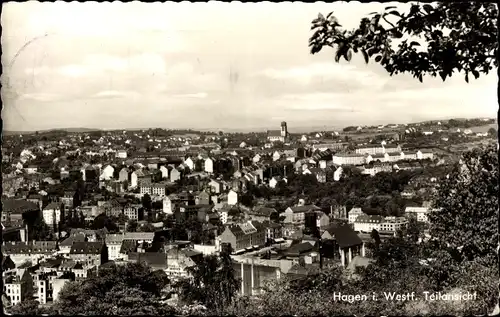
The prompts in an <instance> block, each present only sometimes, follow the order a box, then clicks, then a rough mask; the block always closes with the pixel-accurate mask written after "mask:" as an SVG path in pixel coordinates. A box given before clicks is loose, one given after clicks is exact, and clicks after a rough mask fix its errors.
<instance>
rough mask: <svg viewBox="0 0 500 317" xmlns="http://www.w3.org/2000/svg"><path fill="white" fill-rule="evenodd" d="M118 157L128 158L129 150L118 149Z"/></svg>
mask: <svg viewBox="0 0 500 317" xmlns="http://www.w3.org/2000/svg"><path fill="white" fill-rule="evenodd" d="M116 158H121V159H126V158H127V151H125V150H118V151H116Z"/></svg>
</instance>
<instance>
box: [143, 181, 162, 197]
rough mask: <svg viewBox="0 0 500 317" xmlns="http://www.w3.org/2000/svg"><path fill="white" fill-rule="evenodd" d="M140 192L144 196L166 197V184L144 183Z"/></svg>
mask: <svg viewBox="0 0 500 317" xmlns="http://www.w3.org/2000/svg"><path fill="white" fill-rule="evenodd" d="M140 192H141V194H142V195H144V194H148V195H155V196H162V197H163V196H165V195H166V192H167V184H166V183H143V184H141V185H140Z"/></svg>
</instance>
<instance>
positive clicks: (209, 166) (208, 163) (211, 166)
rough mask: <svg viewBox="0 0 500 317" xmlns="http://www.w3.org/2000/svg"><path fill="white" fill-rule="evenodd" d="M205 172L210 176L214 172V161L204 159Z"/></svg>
mask: <svg viewBox="0 0 500 317" xmlns="http://www.w3.org/2000/svg"><path fill="white" fill-rule="evenodd" d="M205 172H207V173H210V174H212V173H213V172H214V161H213V160H212V159H211V158H209V157H208V158H206V159H205Z"/></svg>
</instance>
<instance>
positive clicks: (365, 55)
mask: <svg viewBox="0 0 500 317" xmlns="http://www.w3.org/2000/svg"><path fill="white" fill-rule="evenodd" d="M361 53H362V54H363V57H364V59H365V63H367V64H368V60H369V59H370V57H369V56H368V53H367V52H366V51H365V50H364V49H362V50H361Z"/></svg>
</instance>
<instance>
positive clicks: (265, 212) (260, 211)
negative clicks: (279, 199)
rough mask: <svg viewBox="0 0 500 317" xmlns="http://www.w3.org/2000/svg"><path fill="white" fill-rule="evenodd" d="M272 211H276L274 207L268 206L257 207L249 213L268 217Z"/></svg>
mask: <svg viewBox="0 0 500 317" xmlns="http://www.w3.org/2000/svg"><path fill="white" fill-rule="evenodd" d="M273 212H278V211H277V210H276V209H275V208H270V207H257V208H255V209H254V210H253V211H250V212H249V214H250V215H260V216H266V217H269V216H271V214H272V213H273Z"/></svg>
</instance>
